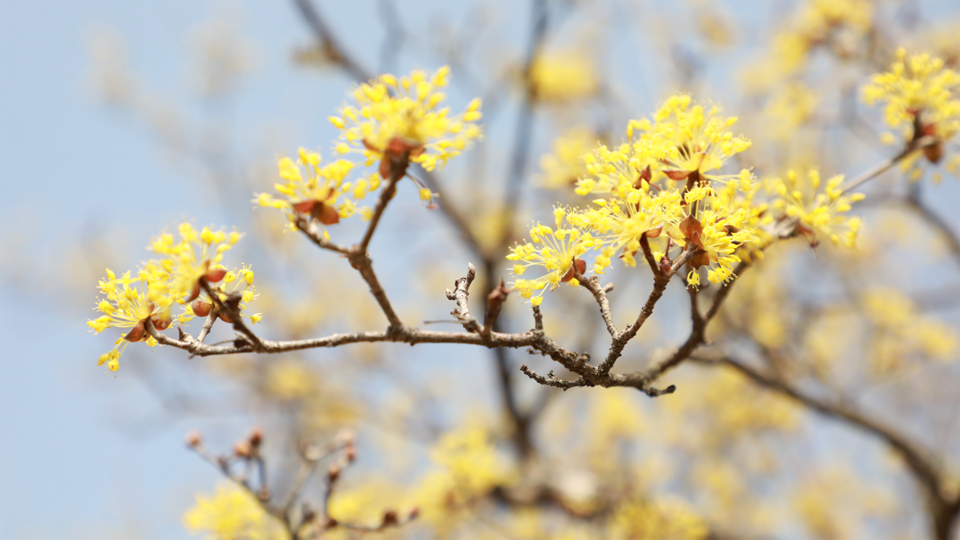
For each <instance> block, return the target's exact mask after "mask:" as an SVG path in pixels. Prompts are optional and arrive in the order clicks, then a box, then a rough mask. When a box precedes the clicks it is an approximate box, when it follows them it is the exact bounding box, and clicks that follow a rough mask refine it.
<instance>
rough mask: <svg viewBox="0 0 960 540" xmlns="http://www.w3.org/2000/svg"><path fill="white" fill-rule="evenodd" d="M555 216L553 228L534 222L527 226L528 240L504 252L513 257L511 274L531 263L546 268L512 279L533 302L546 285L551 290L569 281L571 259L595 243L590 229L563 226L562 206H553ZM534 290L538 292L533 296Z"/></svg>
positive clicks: (571, 275)
mask: <svg viewBox="0 0 960 540" xmlns="http://www.w3.org/2000/svg"><path fill="white" fill-rule="evenodd" d="M554 216H555V218H556V225H557V228H556V230H554V229H551V228H550V227H548V226H546V225H541V224H540V223H537V224H536V225H535V226H533V227H532V228H531V229H530V240H531V242H530V243H525V244H518V245H517V246H515V247H513V248H512V249H511V250H510V254H509V255H507V259H509V260H511V261H516V264H514V266H513V269H512V273H513V275H514V276H521V275H523V274H524V273H525V272H526V270H527V268H529V267H532V266H539V267H541V268H543V269H544V270H546V271H547V273H546V274H544V275H542V276H539V277H536V278H534V279H523V278H520V277H516V279H515V280H514V281H513V283H512V286H513V287H515V288H516V289H517V290H518V291H519V292H520V296H521V297H523V298H525V299H528V300H530V301H531V303H532V304H533V305H535V306H538V305H540V303H541V302H542V301H543V292H544V291H545V290H546V288H547V286H549V287H550V290H553V289H556V288H557V287H558V286H559V285H560V283H562V282H572V281H571V280H572V279H573V264H574V260H576V259H579V258H580V256H582V255H583V254H584V253H586V252H587V250H588V249H589V248H591V247H592V246H593V243H594V240H593V237H592V236H590V234H589V233H583V232H581V231H580V229H578V228H570V227H566V228H565V227H563V222H564V220H565V218H566V217H567V211H566V210H565V209H563V208H556V209H555V210H554ZM585 269H586V266H583V267H582V268H580V271H581V272H582V271H584V270H585ZM537 291H539V293H537ZM534 293H537V294H536V296H535V297H534Z"/></svg>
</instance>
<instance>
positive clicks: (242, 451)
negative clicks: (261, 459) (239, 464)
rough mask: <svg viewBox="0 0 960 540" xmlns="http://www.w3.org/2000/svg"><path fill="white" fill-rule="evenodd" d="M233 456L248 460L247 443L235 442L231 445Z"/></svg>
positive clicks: (248, 449)
mask: <svg viewBox="0 0 960 540" xmlns="http://www.w3.org/2000/svg"><path fill="white" fill-rule="evenodd" d="M233 455H235V456H237V457H239V458H243V459H250V443H249V442H248V441H237V442H235V443H234V444H233Z"/></svg>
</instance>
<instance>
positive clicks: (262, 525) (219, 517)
mask: <svg viewBox="0 0 960 540" xmlns="http://www.w3.org/2000/svg"><path fill="white" fill-rule="evenodd" d="M183 525H184V527H186V529H187V530H188V531H189V532H190V533H193V534H197V533H203V534H204V535H205V536H204V538H205V539H209V540H285V539H286V538H288V536H287V534H286V530H285V529H284V528H283V526H282V525H280V523H279V522H277V521H276V520H275V518H273V517H272V516H270V515H269V514H267V512H266V511H264V509H263V507H262V506H260V503H259V502H257V500H256V499H255V498H254V497H253V495H251V494H250V493H248V492H247V491H245V490H243V489H242V488H240V487H238V486H236V485H234V484H220V485H218V486H217V489H216V492H215V493H214V494H213V495H212V496H206V495H197V502H196V504H195V505H194V506H193V507H192V508H190V509H189V510H187V512H186V513H185V514H184V515H183Z"/></svg>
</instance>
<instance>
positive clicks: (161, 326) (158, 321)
mask: <svg viewBox="0 0 960 540" xmlns="http://www.w3.org/2000/svg"><path fill="white" fill-rule="evenodd" d="M150 322H152V323H153V327H154V328H156V329H157V331H160V332H162V331H164V330H166V329H167V328H170V325H171V324H173V317H171V316H170V314H169V313H168V314H166V315H163V316H159V315H155V316H153V317H151V318H150Z"/></svg>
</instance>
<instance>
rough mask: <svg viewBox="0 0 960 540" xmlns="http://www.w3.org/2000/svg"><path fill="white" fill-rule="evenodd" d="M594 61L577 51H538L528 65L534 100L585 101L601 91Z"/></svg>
mask: <svg viewBox="0 0 960 540" xmlns="http://www.w3.org/2000/svg"><path fill="white" fill-rule="evenodd" d="M595 65H596V62H595V61H594V60H593V59H592V58H590V56H589V55H587V54H586V53H585V52H583V51H580V50H570V49H568V50H555V51H548V52H541V53H540V54H539V55H537V57H536V59H534V61H533V64H532V65H531V66H530V74H529V77H530V83H531V84H532V85H533V91H534V94H535V96H536V98H537V99H539V100H542V101H547V102H565V101H573V100H578V99H584V98H588V97H590V96H592V95H594V94H595V93H597V91H598V90H599V88H600V84H599V78H598V76H597V72H596V68H595Z"/></svg>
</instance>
